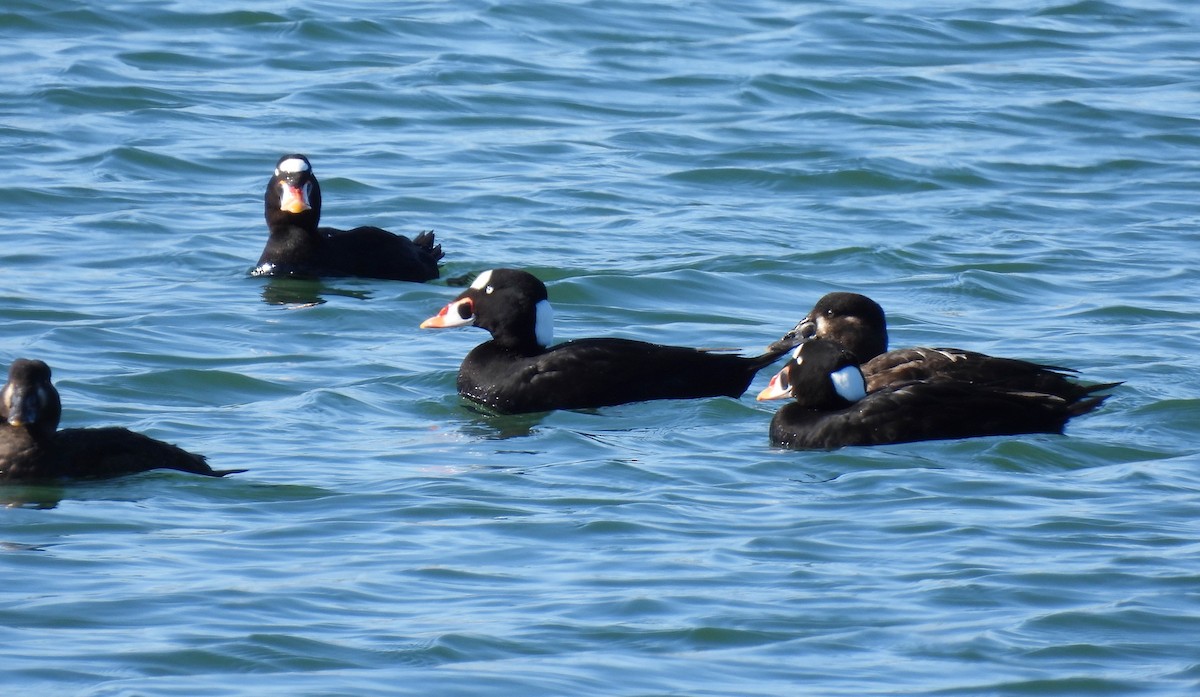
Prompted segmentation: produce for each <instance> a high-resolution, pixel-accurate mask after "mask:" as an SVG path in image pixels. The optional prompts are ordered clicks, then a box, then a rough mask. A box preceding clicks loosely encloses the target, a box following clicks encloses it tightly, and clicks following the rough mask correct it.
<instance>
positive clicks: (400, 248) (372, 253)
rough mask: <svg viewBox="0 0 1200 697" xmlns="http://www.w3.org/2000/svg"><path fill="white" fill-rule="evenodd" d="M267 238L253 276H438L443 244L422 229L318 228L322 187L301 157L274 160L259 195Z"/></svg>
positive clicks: (414, 278) (407, 278)
mask: <svg viewBox="0 0 1200 697" xmlns="http://www.w3.org/2000/svg"><path fill="white" fill-rule="evenodd" d="M264 203H265V212H266V218H267V229H268V232H269V237H268V238H267V246H266V248H264V249H263V253H262V256H261V257H259V259H258V264H257V265H256V266H255V268H254V269H252V270H251V271H250V274H251V275H253V276H298V277H305V278H316V277H322V276H361V277H366V278H384V279H391V280H397V281H428V280H430V279H434V278H437V277H438V264H437V263H438V260H439V259H441V258H442V256H443V254H442V246H441V245H440V244H436V243H435V242H434V236H433V232H430V231H426V232H422V233H420V234H419V235H417V236H416V238H415V239H411V240H410V239H409V238H407V237H405V236H403V235H397V234H395V233H391V232H388V231H387V230H383V229H380V228H377V227H365V226H364V227H356V228H354V229H352V230H337V229H335V228H330V227H318V226H317V224H318V222H319V221H320V219H321V185H320V184H319V183H318V182H317V177H316V175H314V174H313V169H312V164H311V163H310V162H309V161H308V158H307V157H305V156H304V155H299V154H293V155H284V156H283V157H281V158H279V161H278V162H277V163H276V164H275V174H274V175H272V176H271V179H270V180H269V181H268V182H267V191H266V194H265V196H264Z"/></svg>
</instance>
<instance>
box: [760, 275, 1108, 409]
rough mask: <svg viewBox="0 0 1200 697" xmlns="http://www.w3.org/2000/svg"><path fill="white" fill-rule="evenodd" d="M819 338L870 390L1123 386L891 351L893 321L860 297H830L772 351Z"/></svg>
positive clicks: (1032, 366)
mask: <svg viewBox="0 0 1200 697" xmlns="http://www.w3.org/2000/svg"><path fill="white" fill-rule="evenodd" d="M813 337H816V338H823V339H830V340H832V341H835V342H837V343H838V344H840V345H841V346H842V347H843V348H845V349H846V350H847V351H849V352H850V353H851V354H853V355H854V356H855V358H856V359H857V360H858V362H859V364H860V367H861V368H862V372H863V375H864V376H866V381H867V391H868V392H874V391H875V390H878V389H880V388H882V387H885V386H887V385H892V384H897V383H901V382H908V381H912V380H942V379H945V380H957V381H961V382H967V383H971V384H975V385H987V386H992V387H1004V388H1009V389H1015V390H1033V391H1035V392H1045V393H1048V394H1053V395H1056V396H1058V397H1061V398H1063V399H1066V400H1068V401H1072V402H1073V401H1076V400H1078V399H1081V398H1083V397H1086V396H1087V395H1089V394H1091V393H1093V392H1096V391H1098V390H1106V389H1109V388H1112V387H1116V386H1117V385H1120V384H1121V383H1119V382H1113V383H1105V384H1100V385H1081V384H1079V383H1077V382H1073V381H1072V380H1070V379H1068V377H1067V376H1068V374H1071V373H1074V372H1075V371H1073V370H1071V369H1069V368H1059V367H1056V366H1049V365H1040V364H1037V363H1031V362H1029V361H1023V360H1019V359H1014V358H999V357H996V356H989V355H987V354H983V353H976V352H974V351H964V350H962V349H955V348H923V347H920V348H907V349H896V350H894V351H888V350H887V345H888V334H887V319H886V317H885V315H884V312H883V308H882V307H880V305H879V303H876V302H875V301H874V300H871V299H870V298H868V297H867V296H865V295H859V294H858V293H840V292H839V293H828V294H827V295H825V296H824V297H822V298H821V299H820V300H818V301H817V304H816V305H814V306H813V308H812V310H810V311H809V313H808V315H807V316H806V317H805V318H804V319H802V320H800V322H799V324H797V325H796V327H795V328H794V329H792V330H791V331H790V332H788V333H787V334H785V335H784V336H783V338H781V339H780V340H779V341H776V342H775V343H773V344H771V346H770V347H769V350H780V349H784V350H786V349H790V348H791V347H794V346H796V345H797V344H799V343H800V342H802V341H805V340H806V339H811V338H813Z"/></svg>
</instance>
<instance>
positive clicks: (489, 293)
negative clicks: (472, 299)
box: [483, 286, 496, 295]
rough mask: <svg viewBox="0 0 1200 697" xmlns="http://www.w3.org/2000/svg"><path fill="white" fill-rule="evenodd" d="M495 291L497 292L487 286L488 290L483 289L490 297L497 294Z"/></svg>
mask: <svg viewBox="0 0 1200 697" xmlns="http://www.w3.org/2000/svg"><path fill="white" fill-rule="evenodd" d="M495 290H496V289H495V288H493V287H491V286H487V287H486V288H484V289H483V292H484V293H487V294H488V295H491V294H492V293H493V292H495Z"/></svg>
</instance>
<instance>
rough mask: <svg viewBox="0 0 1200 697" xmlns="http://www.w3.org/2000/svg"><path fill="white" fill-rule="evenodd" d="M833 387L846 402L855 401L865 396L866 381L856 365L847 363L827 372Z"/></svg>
mask: <svg viewBox="0 0 1200 697" xmlns="http://www.w3.org/2000/svg"><path fill="white" fill-rule="evenodd" d="M829 379H830V380H832V381H833V389H834V390H835V391H836V392H837V393H838V394H839V395H841V396H842V399H844V400H846V401H848V402H857V401H858V400H860V399H862V398H863V397H866V396H867V382H866V380H863V374H862V371H861V370H859V369H858V366H856V365H848V366H846V367H845V368H842V369H841V370H835V371H833V372H832V373H830V374H829Z"/></svg>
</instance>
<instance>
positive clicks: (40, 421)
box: [0, 358, 245, 481]
mask: <svg viewBox="0 0 1200 697" xmlns="http://www.w3.org/2000/svg"><path fill="white" fill-rule="evenodd" d="M61 417H62V402H61V401H60V399H59V396H58V390H57V389H55V388H54V385H53V384H52V383H51V382H50V367H49V366H48V365H46V364H45V363H44V362H42V361H38V360H29V359H24V358H19V359H17V360H15V361H13V363H12V365H11V366H10V367H9V371H8V382H6V383H5V385H4V387H3V388H0V481H28V480H48V479H62V478H103V477H115V476H119V475H122V474H131V473H134V472H144V471H147V470H152V469H174V470H181V471H183V472H192V473H194V474H202V475H206V476H210V477H223V476H225V475H227V474H232V473H235V472H244V471H245V470H214V469H212V468H211V467H209V466H208V464H207V463H206V462H205V458H204V457H203V456H201V455H193V454H192V453H189V452H187V451H185V450H182V449H180V448H177V447H175V446H174V445H171V444H169V443H164V442H162V441H159V440H155V439H153V438H150V437H149V436H145V435H142V434H141V433H136V432H134V431H130V430H128V429H125V428H116V427H109V428H68V429H65V430H62V431H59V430H58V422H59V419H60V418H61Z"/></svg>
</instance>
